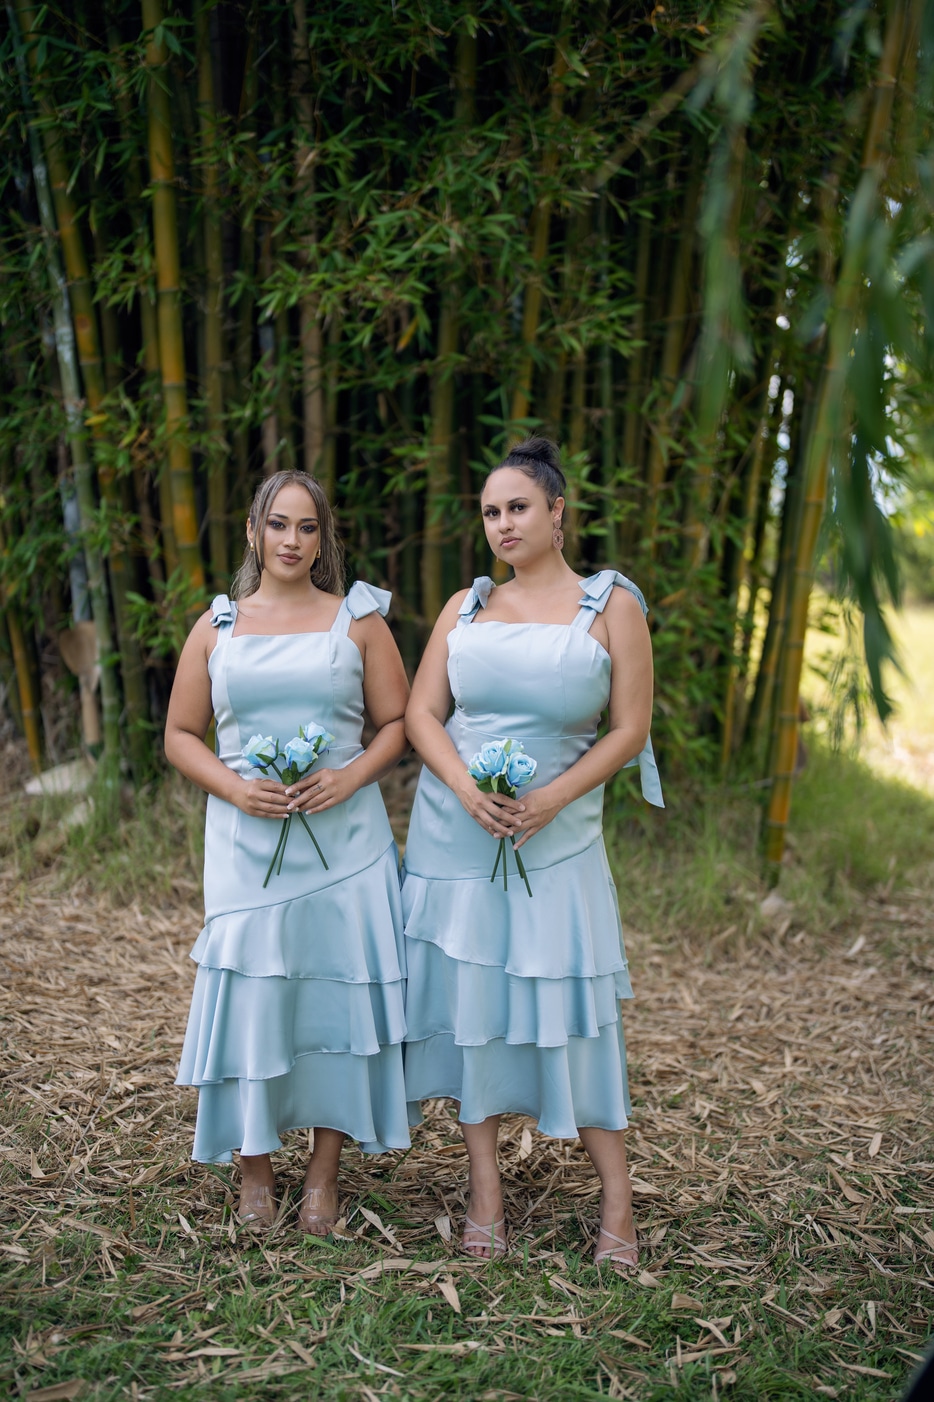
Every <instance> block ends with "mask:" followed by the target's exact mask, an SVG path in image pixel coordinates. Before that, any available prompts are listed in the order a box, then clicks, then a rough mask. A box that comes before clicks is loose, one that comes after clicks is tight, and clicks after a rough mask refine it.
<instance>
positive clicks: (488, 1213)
mask: <svg viewBox="0 0 934 1402" xmlns="http://www.w3.org/2000/svg"><path fill="white" fill-rule="evenodd" d="M461 1251H463V1252H464V1253H465V1254H466V1255H467V1256H473V1257H474V1258H475V1259H476V1260H479V1261H490V1260H493V1259H494V1258H498V1257H500V1256H505V1254H506V1214H505V1212H504V1211H503V1194H502V1189H501V1188H500V1182H499V1172H498V1171H497V1172H496V1174H495V1177H494V1176H493V1174H492V1173H488V1174H486V1173H477V1174H474V1173H471V1175H470V1206H469V1208H468V1211H467V1215H466V1217H465V1218H464V1231H463V1235H462V1236H461Z"/></svg>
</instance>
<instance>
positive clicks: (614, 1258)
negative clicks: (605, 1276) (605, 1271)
mask: <svg viewBox="0 0 934 1402" xmlns="http://www.w3.org/2000/svg"><path fill="white" fill-rule="evenodd" d="M593 1260H594V1265H595V1266H599V1265H602V1264H603V1263H604V1262H607V1263H608V1264H609V1266H610V1267H611V1269H612V1270H613V1271H614V1272H615V1273H616V1275H634V1274H635V1272H636V1271H637V1270H638V1269H639V1243H638V1241H637V1240H636V1239H635V1232H633V1240H632V1241H627V1240H626V1239H625V1237H619V1236H615V1235H614V1233H613V1232H608V1231H607V1229H606V1227H601V1228H600V1233H599V1236H598V1237H597V1245H596V1248H595V1250H594V1257H593Z"/></svg>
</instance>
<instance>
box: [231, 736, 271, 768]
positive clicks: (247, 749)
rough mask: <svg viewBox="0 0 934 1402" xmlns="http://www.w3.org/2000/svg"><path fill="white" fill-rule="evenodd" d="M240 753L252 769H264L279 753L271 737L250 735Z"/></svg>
mask: <svg viewBox="0 0 934 1402" xmlns="http://www.w3.org/2000/svg"><path fill="white" fill-rule="evenodd" d="M240 753H241V755H242V756H243V758H244V759H245V760H246V761H247V763H248V764H252V766H253V768H254V769H266V768H267V766H268V765H270V764H272V762H273V760H274V759H275V758H276V755H277V754H278V753H279V746H278V743H277V742H276V741H275V740H274V739H273V738H272V736H271V735H251V736H250V739H249V740H248V741H247V743H246V744H245V745H244V747H243V749H242V750H241V751H240Z"/></svg>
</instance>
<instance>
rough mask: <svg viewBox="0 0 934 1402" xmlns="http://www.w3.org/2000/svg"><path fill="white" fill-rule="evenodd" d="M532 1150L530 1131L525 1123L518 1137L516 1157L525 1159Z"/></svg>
mask: <svg viewBox="0 0 934 1402" xmlns="http://www.w3.org/2000/svg"><path fill="white" fill-rule="evenodd" d="M531 1152H532V1131H531V1130H530V1129H529V1127H528V1125H526V1127H525V1129H524V1130H523V1131H522V1134H521V1136H520V1138H519V1152H518V1154H517V1156H516V1157H517V1158H519V1159H527V1158H528V1157H529V1154H531Z"/></svg>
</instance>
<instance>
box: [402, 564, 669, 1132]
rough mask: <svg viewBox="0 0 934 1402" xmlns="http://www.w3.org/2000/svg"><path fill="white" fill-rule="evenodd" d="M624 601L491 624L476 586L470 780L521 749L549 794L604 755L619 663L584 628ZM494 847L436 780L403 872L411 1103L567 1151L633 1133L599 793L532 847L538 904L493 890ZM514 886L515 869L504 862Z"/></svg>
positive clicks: (461, 693)
mask: <svg viewBox="0 0 934 1402" xmlns="http://www.w3.org/2000/svg"><path fill="white" fill-rule="evenodd" d="M616 587H622V588H624V589H628V590H629V591H630V592H631V593H633V594H634V595H635V596H636V598H637V599H638V600H639V603H640V604H641V605H642V609H643V612H646V605H645V600H644V599H643V597H642V594H641V593H640V591H639V590H638V589H637V588H636V586H635V585H634V584H632V583H631V582H630V581H629V580H628V579H626V578H624V576H623V575H621V574H617V573H615V571H613V570H603V571H601V573H600V574H597V575H594V576H593V577H592V578H591V579H587V580H584V581H583V583H582V585H581V589H582V597H581V600H580V609H579V612H578V614H577V617H576V618H575V620H574V622H573V623H572V624H570V625H565V624H558V623H505V622H500V621H496V620H491V621H489V622H485V621H483V617H482V610H483V608H484V607H485V605H486V602H487V600H488V598H489V595H490V591H491V589H492V588H493V583H492V580H490V579H486V578H483V579H477V580H475V581H474V585H473V588H472V589H471V591H470V593H469V594H468V596H467V598H466V600H465V601H464V603H463V605H462V607H461V610H460V617H459V620H458V626H457V627H456V628H455V629H454V630H453V631H452V632H451V633H450V634H449V636H448V677H449V679H450V684H451V692H452V694H453V697H454V714H453V715H452V716H451V718H450V720H449V721H448V723H447V727H446V728H447V733H448V735H449V736H450V737H451V739H452V741H453V742H454V745H455V747H456V749H457V752H458V754H459V755H460V757H461V758H462V759H463V761H464V763H465V765H466V764H467V763H468V761H469V760H470V759H471V757H472V756H473V755H474V754H476V753H477V751H478V750H479V749H480V746H481V745H482V744H484V743H485V742H486V741H488V740H503V739H505V738H512V739H515V740H521V741H522V743H523V744H524V746H525V749H526V752H527V753H528V754H529V755H531V756H532V758H533V759H535V760H537V761H538V770H537V773H536V775H535V778H534V779H533V781H532V784H531V785H530V786H529V789H524V790H522V791H521V792H523V793H525V792H529V791H530V790H531V789H534V788H538V787H541V786H542V785H544V784H547V783H549V782H550V780H552V779H554V778H555V776H556V775H558V774H560V773H562V772H563V771H564V770H566V769H568V768H569V767H570V766H571V765H572V764H574V763H575V762H576V761H577V760H578V759H580V757H581V756H582V755H583V754H584V753H585V752H586V751H587V750H588V749H590V747H591V746H592V745H593V743H594V741H595V739H596V734H597V724H598V721H599V719H600V715H601V713H602V712H603V710H604V709H605V708H606V706H607V703H608V701H609V697H610V670H611V665H610V657H609V654H608V653H607V651H606V650H605V648H603V647H602V646H601V645H600V643H598V642H597V641H596V639H595V638H593V637H592V636H591V634H590V632H589V629H590V627H591V625H592V623H593V620H594V618H595V617H596V615H597V614H598V613H601V612H602V611H603V609H604V608H605V607H606V604H607V600H608V599H609V597H610V595H611V594H612V592H613V589H614V588H616ZM632 763H633V764H638V765H639V768H640V771H641V780H642V792H643V794H644V796H645V798H646V799H647V800H648V801H649V802H650V803H653V804H656V805H657V806H659V807H661V806H663V804H662V794H661V785H660V783H659V778H658V770H657V768H656V765H655V758H654V755H653V753H652V745H651V741H648V742H647V743H646V746H645V748H644V750H643V751H642V753H641V754H640V755H639V756H638V757H637V759H635V760H633V761H632ZM497 846H498V839H496V838H494V837H491V836H490V834H489V833H488V832H486V831H485V829H484V828H482V827H481V826H480V824H479V823H477V822H475V821H474V819H473V818H471V817H470V816H469V815H468V813H467V812H466V811H465V810H464V808H463V807H462V806H461V804H460V802H459V801H458V799H457V798H456V797H455V795H454V793H453V792H452V791H451V790H450V789H449V788H447V786H446V785H445V784H443V783H441V781H440V780H439V779H437V778H436V777H435V776H434V775H433V774H432V773H431V772H430V771H429V770H428V769H427V768H425V769H424V770H423V771H422V774H421V777H420V779H419V785H418V791H417V793H416V797H415V805H414V808H413V812H412V821H411V825H410V828H409V836H408V841H407V843H406V849H405V859H404V871H405V876H404V882H403V887H402V902H403V909H404V912H405V924H406V951H407V963H408V998H407V1007H406V1016H407V1020H408V1029H409V1030H408V1034H407V1039H406V1040H407V1045H406V1059H405V1066H406V1092H407V1094H408V1098H409V1101H410V1122H411V1123H418V1120H419V1118H420V1114H419V1110H418V1102H419V1101H420V1100H423V1099H426V1098H430V1097H433V1096H451V1097H453V1098H454V1099H456V1100H459V1101H460V1103H461V1111H460V1117H461V1119H462V1120H463V1121H465V1122H466V1123H468V1124H477V1123H479V1122H480V1121H481V1120H484V1119H486V1117H487V1116H488V1115H496V1114H501V1113H505V1112H509V1111H511V1112H516V1113H519V1114H524V1115H531V1116H532V1117H533V1118H534V1119H536V1120H537V1121H538V1126H539V1129H540V1130H541V1131H542V1132H543V1133H544V1134H547V1135H551V1136H553V1137H555V1138H572V1137H575V1136H576V1135H577V1131H578V1128H579V1127H587V1126H593V1127H596V1128H599V1129H623V1128H624V1127H625V1126H626V1124H627V1114H628V1113H629V1108H630V1107H629V1094H628V1086H627V1079H626V1050H625V1044H624V1041H623V1030H622V1021H621V1018H620V1007H619V1000H620V999H621V998H631V997H632V996H633V995H632V987H631V985H630V982H629V974H628V972H627V963H626V954H625V950H624V948H623V937H622V928H621V925H620V918H619V907H618V903H617V898H616V888H615V886H614V885H613V878H612V876H611V874H610V869H609V865H608V863H607V858H606V850H605V848H604V844H603V787H602V786H601V787H600V788H597V789H593V790H591V792H590V793H587V794H584V795H583V797H582V798H579V799H577V800H575V802H574V803H571V804H569V805H568V807H567V808H565V809H563V810H562V811H561V812H560V813H559V814H558V816H557V817H556V818H555V819H554V821H553V822H551V823H549V824H548V826H547V827H546V828H543V829H542V831H541V832H539V833H536V835H535V836H534V837H532V838H530V839H529V841H528V842H527V843H526V844H525V845H524V846H523V848H522V856H523V858H524V862H525V867H526V870H527V872H528V876H529V881H530V883H531V887H532V896H531V898H530V897H529V894H528V892H527V891H526V889H525V886H524V885H523V883H522V882H521V881H520V880H519V878H518V877H517V876H514V877H511V878H510V880H509V888H508V891H504V890H503V883H502V879H501V875H499V874H498V875H497V879H496V880H495V881H493V882H491V881H490V873H491V872H492V870H493V863H494V861H495V859H496V851H497ZM506 850H507V854H508V856H509V862H510V871H511V872H514V871H515V860H514V857H513V855H512V853H511V852H510V850H509V847H508V845H507V849H506Z"/></svg>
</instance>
